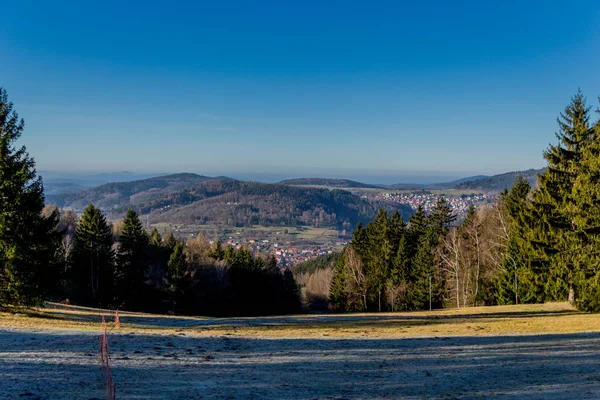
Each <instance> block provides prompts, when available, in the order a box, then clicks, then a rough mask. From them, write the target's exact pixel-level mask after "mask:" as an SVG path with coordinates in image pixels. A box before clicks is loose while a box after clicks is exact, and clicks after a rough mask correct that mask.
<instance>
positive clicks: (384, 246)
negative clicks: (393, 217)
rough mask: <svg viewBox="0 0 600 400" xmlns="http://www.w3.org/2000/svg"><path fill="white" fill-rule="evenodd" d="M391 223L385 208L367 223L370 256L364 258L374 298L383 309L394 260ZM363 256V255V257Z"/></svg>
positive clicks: (379, 307)
mask: <svg viewBox="0 0 600 400" xmlns="http://www.w3.org/2000/svg"><path fill="white" fill-rule="evenodd" d="M389 230H390V224H389V221H388V217H387V213H386V212H385V210H382V209H381V210H379V212H378V213H377V215H376V216H375V220H374V221H373V222H370V223H369V224H368V225H367V230H366V233H367V239H368V241H367V243H368V252H367V254H368V258H367V260H365V259H364V258H363V263H364V264H365V265H366V271H367V275H368V277H369V279H368V280H369V283H370V288H369V289H370V292H371V294H372V296H373V298H372V300H373V301H374V302H375V303H376V305H377V310H378V311H381V305H382V301H383V300H384V299H383V298H382V296H385V292H384V290H385V286H386V282H387V279H388V277H389V271H390V264H391V260H392V245H391V243H390V241H389ZM361 258H362V257H361Z"/></svg>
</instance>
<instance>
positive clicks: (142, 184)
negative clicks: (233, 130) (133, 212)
mask: <svg viewBox="0 0 600 400" xmlns="http://www.w3.org/2000/svg"><path fill="white" fill-rule="evenodd" d="M207 179H212V178H209V177H207V176H202V175H196V174H188V173H181V174H173V175H166V176H159V177H154V178H148V179H142V180H138V181H131V182H114V183H107V184H104V185H100V186H97V187H94V188H91V189H86V190H83V191H79V192H76V193H59V194H52V193H48V195H47V196H46V202H47V203H49V204H50V203H54V204H57V205H58V206H59V207H70V208H73V209H75V210H82V209H83V208H85V207H86V206H87V205H88V204H90V203H93V204H94V205H96V206H98V207H100V208H102V209H104V210H107V211H110V210H113V209H116V208H119V207H122V206H127V205H131V204H133V205H135V204H138V203H142V202H145V201H148V200H150V199H153V198H156V197H159V196H162V195H165V194H167V193H170V192H173V191H175V190H178V189H181V188H184V187H188V186H190V185H193V184H196V183H199V182H202V181H205V180H207Z"/></svg>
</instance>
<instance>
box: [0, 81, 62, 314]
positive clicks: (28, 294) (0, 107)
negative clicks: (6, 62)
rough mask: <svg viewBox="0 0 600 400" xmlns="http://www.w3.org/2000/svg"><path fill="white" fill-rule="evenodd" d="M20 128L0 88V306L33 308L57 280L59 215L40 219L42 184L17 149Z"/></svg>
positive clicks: (30, 161) (24, 153)
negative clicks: (27, 306) (10, 305)
mask: <svg viewBox="0 0 600 400" xmlns="http://www.w3.org/2000/svg"><path fill="white" fill-rule="evenodd" d="M23 128H24V122H23V120H22V119H19V117H18V115H17V113H16V112H15V111H14V110H13V104H12V103H11V102H9V101H8V96H7V94H6V91H5V90H4V89H2V88H0V305H5V304H12V305H31V304H36V303H39V302H40V300H41V298H42V296H43V295H45V294H47V293H48V292H51V291H52V290H53V287H52V286H53V283H54V282H56V279H57V277H58V271H57V268H56V266H57V260H56V257H55V252H56V249H57V248H58V246H59V242H60V236H61V234H60V232H59V231H58V230H57V229H56V227H57V225H58V220H59V215H58V212H57V211H56V210H54V212H52V213H51V214H50V215H48V216H47V217H44V216H42V209H43V208H44V188H43V184H42V179H41V177H39V176H38V175H37V173H36V170H35V162H34V160H33V158H31V157H30V156H29V154H28V153H27V150H26V149H25V147H24V146H23V147H17V141H18V140H19V138H20V137H21V135H22V133H23Z"/></svg>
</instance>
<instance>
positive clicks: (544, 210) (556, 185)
mask: <svg viewBox="0 0 600 400" xmlns="http://www.w3.org/2000/svg"><path fill="white" fill-rule="evenodd" d="M589 110H590V109H589V107H588V106H587V105H586V101H585V98H584V97H583V94H582V93H581V91H579V92H578V93H577V94H576V95H575V96H574V97H573V98H572V99H571V103H570V104H569V105H568V106H567V107H566V108H565V111H564V112H563V113H561V115H560V117H559V118H558V119H557V121H558V125H559V131H558V133H557V134H556V136H557V138H558V144H556V145H550V146H549V148H548V150H546V151H545V152H544V158H545V159H546V161H547V162H548V168H547V170H546V171H545V172H544V173H542V174H541V175H539V186H538V188H537V190H536V191H535V192H534V194H533V204H532V207H531V208H530V210H529V211H528V216H527V222H528V225H529V228H530V243H531V246H532V248H533V249H534V251H535V252H536V254H535V260H534V265H536V267H537V271H536V272H537V274H538V275H545V279H544V280H545V282H546V283H545V295H546V298H547V299H549V300H566V299H567V297H568V299H569V301H571V302H573V301H574V299H575V291H574V285H575V283H576V276H577V270H578V269H579V268H581V260H580V258H579V255H580V254H581V250H582V249H581V243H580V240H579V238H578V235H577V233H576V230H577V228H576V224H575V215H574V214H573V210H574V208H573V197H572V192H573V184H574V181H575V179H576V178H577V176H579V175H580V174H581V173H582V172H583V170H582V168H583V167H582V164H581V159H582V157H583V152H584V151H585V150H586V148H587V147H588V146H589V144H590V143H591V141H592V140H593V134H592V130H591V129H590V123H589Z"/></svg>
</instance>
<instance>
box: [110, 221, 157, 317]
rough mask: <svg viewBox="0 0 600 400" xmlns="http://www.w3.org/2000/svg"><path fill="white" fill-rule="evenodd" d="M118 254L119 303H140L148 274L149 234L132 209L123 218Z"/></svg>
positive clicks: (116, 274) (116, 272) (117, 286)
mask: <svg viewBox="0 0 600 400" xmlns="http://www.w3.org/2000/svg"><path fill="white" fill-rule="evenodd" d="M118 241H119V246H118V248H117V255H116V269H115V289H116V296H117V301H118V303H119V305H120V306H121V307H122V306H126V307H127V306H131V305H135V304H139V303H140V300H141V299H140V298H139V296H140V295H141V294H142V291H143V287H144V281H145V280H146V278H147V275H148V262H149V260H148V243H149V239H148V235H147V233H146V231H145V230H144V228H143V226H142V223H141V222H140V219H139V217H138V215H137V213H136V212H135V211H134V210H132V209H130V210H129V211H127V215H126V216H125V219H124V220H123V225H122V227H121V234H120V235H119V238H118Z"/></svg>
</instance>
